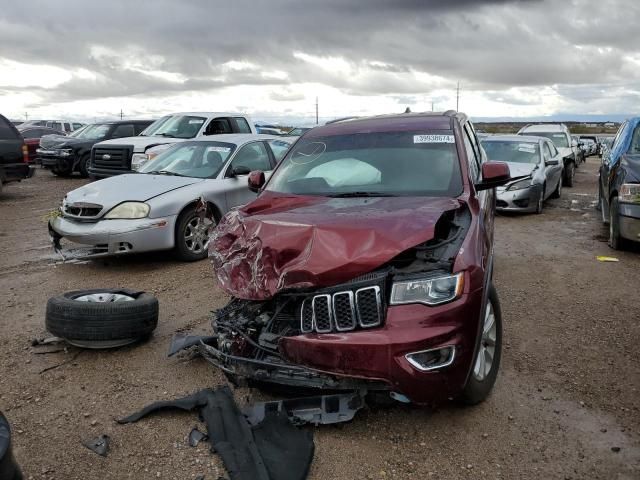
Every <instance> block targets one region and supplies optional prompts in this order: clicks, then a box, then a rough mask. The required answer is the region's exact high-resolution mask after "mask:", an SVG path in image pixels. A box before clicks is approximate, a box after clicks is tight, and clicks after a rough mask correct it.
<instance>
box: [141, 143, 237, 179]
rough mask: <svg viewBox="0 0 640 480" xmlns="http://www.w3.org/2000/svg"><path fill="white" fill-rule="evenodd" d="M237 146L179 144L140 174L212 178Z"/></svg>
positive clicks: (158, 157) (147, 164)
mask: <svg viewBox="0 0 640 480" xmlns="http://www.w3.org/2000/svg"><path fill="white" fill-rule="evenodd" d="M235 148H236V146H235V145H234V144H232V143H222V142H184V143H178V144H176V145H174V146H172V147H171V148H169V149H168V150H165V151H164V152H162V153H161V154H159V155H158V156H157V157H156V158H154V159H153V160H151V161H149V162H148V163H146V164H145V165H144V166H143V167H142V168H140V170H139V172H140V173H152V174H162V175H177V176H181V177H194V178H212V177H215V176H217V175H218V173H219V172H220V170H221V169H222V167H223V166H224V164H225V162H226V161H227V159H228V158H229V156H230V155H231V154H232V153H233V151H234V150H235Z"/></svg>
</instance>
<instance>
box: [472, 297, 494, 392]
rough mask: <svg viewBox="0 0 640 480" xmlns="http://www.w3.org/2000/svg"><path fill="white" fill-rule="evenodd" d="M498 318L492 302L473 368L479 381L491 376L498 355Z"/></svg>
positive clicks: (489, 305) (486, 311)
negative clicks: (494, 360)
mask: <svg viewBox="0 0 640 480" xmlns="http://www.w3.org/2000/svg"><path fill="white" fill-rule="evenodd" d="M496 338H497V327H496V316H495V313H494V312H493V306H492V305H491V302H488V303H487V308H486V309H485V314H484V325H483V326H482V338H481V339H480V347H479V348H478V354H477V355H476V363H475V365H474V366H473V376H474V377H475V379H476V380H478V381H483V380H484V379H485V378H487V375H489V372H490V371H491V367H492V366H493V359H494V357H495V354H496Z"/></svg>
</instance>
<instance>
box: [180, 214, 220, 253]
mask: <svg viewBox="0 0 640 480" xmlns="http://www.w3.org/2000/svg"><path fill="white" fill-rule="evenodd" d="M197 220H200V221H202V219H200V215H199V214H198V213H197V212H196V207H195V206H192V207H188V208H187V209H186V210H185V211H184V212H182V213H181V214H180V216H179V217H178V221H177V222H176V232H175V236H176V237H175V239H176V241H175V254H176V257H177V258H178V259H179V260H182V261H185V262H195V261H198V260H203V259H205V258H207V256H208V254H209V252H208V250H207V248H206V246H205V248H203V249H201V250H199V251H198V250H195V249H194V248H193V241H192V242H191V243H190V242H189V241H188V240H187V239H186V235H187V228H189V226H191V227H193V222H196V221H197ZM212 226H214V225H212Z"/></svg>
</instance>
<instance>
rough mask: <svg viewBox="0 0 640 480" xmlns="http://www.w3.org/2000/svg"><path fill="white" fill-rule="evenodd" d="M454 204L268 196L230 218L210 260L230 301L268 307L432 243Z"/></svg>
mask: <svg viewBox="0 0 640 480" xmlns="http://www.w3.org/2000/svg"><path fill="white" fill-rule="evenodd" d="M460 205H461V203H460V202H459V201H458V200H455V199H451V198H428V197H377V198H330V197H319V196H284V195H281V194H274V193H270V192H266V193H264V194H262V195H261V196H260V197H259V198H258V199H256V200H255V201H254V202H252V203H250V204H249V205H247V206H245V207H244V208H241V209H239V210H234V211H232V212H230V213H229V214H227V215H226V216H225V217H224V218H223V220H222V221H221V222H220V224H219V225H218V227H217V228H216V229H215V230H214V231H213V233H212V235H211V241H210V242H209V257H210V258H211V259H212V262H213V266H214V269H215V273H216V277H217V279H218V282H219V283H220V286H221V287H222V288H223V289H224V290H225V291H226V292H227V293H229V294H230V295H233V296H235V297H238V298H243V299H248V300H265V299H268V298H271V297H273V296H274V295H275V294H276V293H277V292H279V291H282V290H286V289H292V288H310V287H328V286H332V285H337V284H340V283H343V282H347V281H349V280H352V279H354V278H356V277H358V276H361V275H364V274H366V273H368V272H371V271H373V270H375V269H376V268H378V267H380V266H382V265H383V264H385V263H386V262H388V261H389V260H391V259H392V258H394V257H395V256H397V255H398V254H400V253H402V252H403V251H405V250H407V249H409V248H411V247H414V246H416V245H418V244H420V243H423V242H425V241H427V240H430V239H432V238H433V236H434V227H435V224H436V222H437V221H438V219H439V218H440V217H441V215H442V214H443V213H444V212H446V211H449V210H454V209H457V208H459V207H460Z"/></svg>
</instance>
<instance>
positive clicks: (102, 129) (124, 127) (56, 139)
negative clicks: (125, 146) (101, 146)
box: [37, 120, 153, 177]
mask: <svg viewBox="0 0 640 480" xmlns="http://www.w3.org/2000/svg"><path fill="white" fill-rule="evenodd" d="M152 123H153V120H125V121H119V122H103V123H94V124H93V125H87V126H85V127H83V128H82V129H80V130H78V131H76V132H74V133H72V134H71V135H69V136H68V137H63V136H50V137H45V138H43V139H42V140H41V141H40V148H39V149H38V150H37V154H38V158H39V160H40V163H42V166H43V167H45V168H50V169H51V171H52V172H53V173H54V174H56V175H61V176H68V175H71V174H72V173H73V172H74V171H77V172H80V175H82V176H83V177H88V176H89V163H90V161H91V148H92V147H93V146H94V145H95V144H96V143H98V142H102V141H104V140H111V139H114V138H124V137H132V136H135V135H139V134H140V132H142V131H143V130H144V129H145V128H147V127H148V126H149V125H151V124H152Z"/></svg>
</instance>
